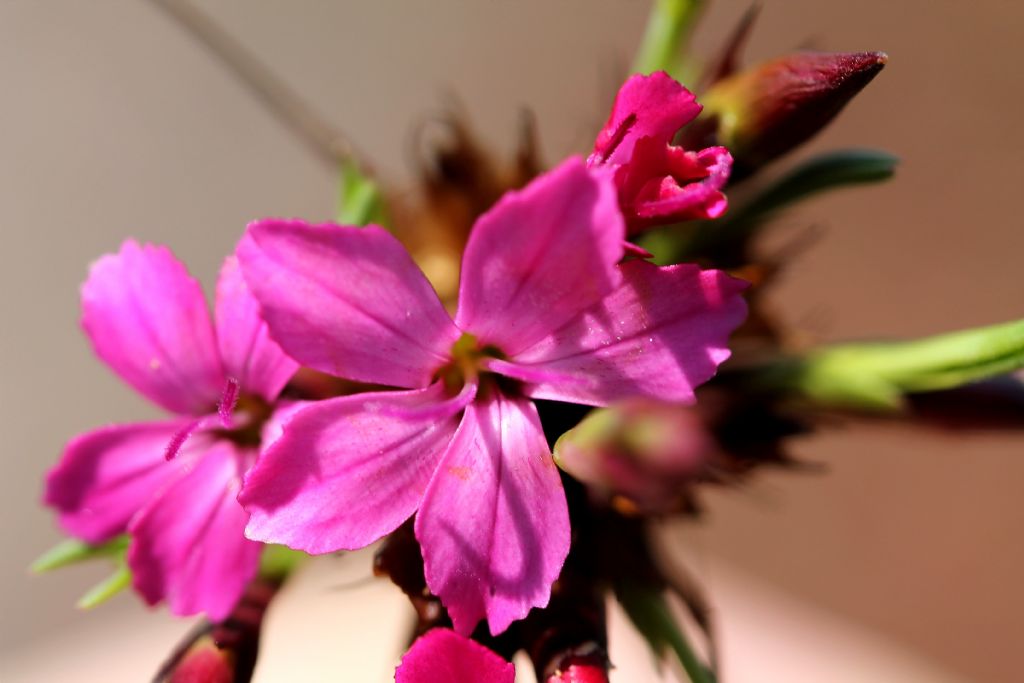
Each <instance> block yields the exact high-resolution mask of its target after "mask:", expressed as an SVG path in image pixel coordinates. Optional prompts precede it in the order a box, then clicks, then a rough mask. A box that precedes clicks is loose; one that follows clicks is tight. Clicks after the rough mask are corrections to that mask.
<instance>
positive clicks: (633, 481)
mask: <svg viewBox="0 0 1024 683" xmlns="http://www.w3.org/2000/svg"><path fill="white" fill-rule="evenodd" d="M554 450H555V461H556V462H557V463H558V465H559V466H560V467H561V468H562V469H564V470H565V471H566V472H568V473H569V474H571V475H572V476H573V477H575V478H576V479H578V480H580V481H582V482H583V483H585V484H586V485H587V487H588V489H589V490H590V492H591V493H592V494H593V495H594V496H595V497H596V498H599V499H605V500H607V501H611V502H613V503H615V504H616V507H618V508H623V509H624V510H625V511H627V512H643V513H659V512H668V511H671V510H673V509H676V508H677V507H678V504H679V503H680V502H681V496H682V493H683V492H684V490H685V489H686V487H687V485H688V484H690V483H692V482H693V481H694V480H695V478H696V477H697V475H698V473H699V472H700V470H701V467H702V466H703V465H704V464H705V463H706V462H707V460H708V459H709V458H710V457H711V456H712V454H713V453H714V452H715V451H716V450H717V444H716V442H715V439H714V437H713V435H712V434H710V433H709V431H708V429H707V427H706V426H705V425H704V422H703V420H702V419H701V417H700V416H699V415H698V414H697V413H696V411H693V410H690V409H687V408H684V407H680V406H678V405H673V404H666V403H659V402H656V401H650V400H642V399H637V400H632V401H627V402H624V403H621V404H619V405H616V406H614V407H611V408H607V409H604V410H598V411H594V412H592V413H590V414H589V415H588V416H587V417H586V418H584V419H583V421H582V422H581V423H580V424H579V425H577V426H576V427H575V428H573V429H571V430H569V431H568V432H566V433H565V434H563V435H562V437H561V438H560V439H559V440H558V443H556V444H555V449H554Z"/></svg>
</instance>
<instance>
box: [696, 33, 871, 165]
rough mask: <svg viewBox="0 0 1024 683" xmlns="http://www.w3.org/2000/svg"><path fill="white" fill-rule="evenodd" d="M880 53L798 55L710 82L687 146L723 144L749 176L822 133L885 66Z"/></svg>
mask: <svg viewBox="0 0 1024 683" xmlns="http://www.w3.org/2000/svg"><path fill="white" fill-rule="evenodd" d="M887 59H888V57H887V56H886V55H885V53H884V52H847V53H844V52H837V53H828V52H798V53H795V54H791V55H787V56H785V57H780V58H778V59H775V60H772V61H769V62H764V63H763V64H760V65H758V66H755V67H753V68H751V69H747V70H745V71H742V72H740V73H738V74H735V75H733V76H730V77H729V78H725V79H723V80H721V81H718V82H717V83H715V84H714V85H713V86H712V87H711V88H710V89H709V90H708V91H707V92H706V93H704V95H703V96H702V97H701V102H702V103H703V104H704V111H703V112H702V114H701V117H700V119H699V120H698V121H697V122H696V123H695V125H694V126H692V127H691V128H689V129H687V131H684V144H685V145H686V146H688V147H694V146H701V145H706V144H719V145H724V146H725V147H727V148H728V149H729V151H730V152H732V155H733V159H734V161H735V165H736V168H737V169H740V170H742V171H745V172H749V171H751V170H753V169H755V168H757V167H759V166H762V165H764V164H765V163H767V162H769V161H771V160H772V159H774V158H776V157H778V156H780V155H782V154H785V153H786V152H788V151H789V150H791V149H793V148H794V147H796V146H797V145H800V144H802V143H803V142H805V141H806V140H807V139H808V138H810V137H812V136H813V135H814V134H815V133H817V132H818V131H819V130H821V129H822V128H823V127H824V126H825V125H826V124H828V122H829V121H831V120H832V119H833V118H834V117H835V116H836V114H838V113H839V112H840V110H842V108H843V107H844V106H846V103H847V102H849V101H850V100H851V99H852V98H853V96H854V95H856V94H857V93H858V92H860V90H861V89H862V88H863V87H864V86H866V85H867V84H868V83H869V82H870V81H871V79H872V78H874V77H875V75H876V74H877V73H878V72H879V71H881V70H882V67H884V66H885V63H886V61H887Z"/></svg>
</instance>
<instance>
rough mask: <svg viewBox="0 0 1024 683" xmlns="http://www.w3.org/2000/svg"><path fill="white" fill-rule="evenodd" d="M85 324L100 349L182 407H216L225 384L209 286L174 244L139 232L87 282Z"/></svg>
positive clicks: (132, 377)
mask: <svg viewBox="0 0 1024 683" xmlns="http://www.w3.org/2000/svg"><path fill="white" fill-rule="evenodd" d="M82 327H83V328H84V329H85V333H86V335H88V337H89V339H90V340H91V341H92V345H93V348H94V349H95V350H96V354H97V355H98V356H99V357H100V358H102V359H103V360H104V361H105V362H106V363H107V365H109V366H110V367H111V368H112V369H113V370H114V372H116V373H117V374H118V375H120V376H121V378H122V379H124V380H125V381H126V382H127V383H128V384H130V385H131V386H132V387H134V388H135V389H136V390H137V391H138V392H139V393H141V394H142V395H144V396H146V397H147V398H149V399H150V400H152V401H153V402H155V403H157V404H158V405H160V406H163V407H164V408H166V409H167V410H170V411H171V412H174V413H186V414H192V415H200V414H203V413H208V412H210V411H211V410H212V409H213V408H214V407H215V406H216V405H217V399H218V397H219V396H220V393H221V390H222V389H223V388H224V381H225V380H224V372H223V370H222V369H221V362H220V356H219V354H218V352H217V341H216V337H215V336H214V333H213V325H212V324H211V323H210V314H209V312H208V311H207V309H206V300H205V299H204V298H203V292H202V289H201V288H200V286H199V283H198V282H196V280H194V279H193V278H192V277H191V276H189V274H188V272H187V271H186V270H185V266H183V265H182V264H181V262H179V261H178V260H177V259H176V258H174V255H173V254H171V252H170V250H169V249H167V248H166V247H159V246H153V245H142V246H140V245H139V244H138V243H137V242H134V241H132V240H128V241H126V242H125V243H124V244H123V245H121V251H119V252H118V253H116V254H107V255H106V256H103V257H102V258H100V259H99V260H97V261H96V262H95V263H93V265H92V268H91V269H90V271H89V278H88V279H87V280H86V281H85V284H83V285H82Z"/></svg>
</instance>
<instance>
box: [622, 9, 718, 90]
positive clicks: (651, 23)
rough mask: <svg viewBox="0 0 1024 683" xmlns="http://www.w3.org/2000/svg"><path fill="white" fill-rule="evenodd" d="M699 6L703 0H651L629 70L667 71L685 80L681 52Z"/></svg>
mask: <svg viewBox="0 0 1024 683" xmlns="http://www.w3.org/2000/svg"><path fill="white" fill-rule="evenodd" d="M703 6H704V0H654V2H653V4H652V6H651V14H650V16H649V17H648V19H647V28H646V29H645V30H644V36H643V38H642V39H641V40H640V47H639V48H638V49H637V54H636V59H635V61H634V62H633V72H634V73H642V74H649V73H651V72H653V71H667V72H668V73H669V75H671V76H674V77H675V78H677V79H683V80H689V79H685V78H684V76H685V75H686V74H684V73H682V72H683V71H685V66H686V65H685V62H684V52H685V50H686V46H687V44H688V43H689V40H690V35H691V33H692V32H693V28H694V26H695V25H696V23H697V19H698V17H699V16H700V11H701V9H702V8H703Z"/></svg>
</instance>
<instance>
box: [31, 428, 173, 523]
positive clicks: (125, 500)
mask: <svg viewBox="0 0 1024 683" xmlns="http://www.w3.org/2000/svg"><path fill="white" fill-rule="evenodd" d="M189 422H190V420H189V419H188V418H186V419H179V420H168V421H165V422H139V423H135V424H125V425H112V426H109V427H102V428H100V429H97V430H95V431H91V432H86V433H85V434H79V435H78V436H76V437H75V438H74V439H72V440H71V441H69V442H68V444H67V446H65V448H64V454H63V455H62V456H61V460H60V463H58V464H57V466H56V467H54V468H53V469H52V470H50V472H49V474H48V475H47V476H46V492H45V494H44V497H43V501H44V502H45V503H46V504H47V505H51V506H53V507H55V508H56V509H57V512H58V513H59V515H60V525H61V527H62V528H63V529H64V530H65V531H67V532H68V533H69V534H71V535H72V536H74V537H76V538H80V539H82V540H84V541H88V542H89V543H102V542H103V541H107V540H109V539H111V538H113V537H114V536H116V535H118V534H120V533H124V531H125V530H126V529H127V527H128V522H129V520H131V518H132V516H133V515H135V513H137V512H138V511H139V510H140V509H141V508H142V507H143V506H144V505H145V504H146V503H147V502H149V501H150V500H151V499H152V498H153V496H154V495H155V494H156V493H157V492H158V491H160V489H162V488H163V487H165V486H167V485H168V484H169V483H170V482H171V481H173V480H174V479H175V478H176V477H177V476H179V475H180V473H181V470H182V467H184V466H185V464H186V463H187V459H186V458H184V457H183V458H182V459H181V460H180V461H179V462H174V463H169V462H167V460H166V459H165V457H164V453H165V451H166V449H167V444H168V443H169V442H170V441H171V439H173V438H174V435H175V434H177V433H178V432H179V431H180V430H181V429H182V428H183V427H184V426H185V425H187V424H188V423H189Z"/></svg>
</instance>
